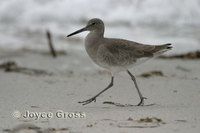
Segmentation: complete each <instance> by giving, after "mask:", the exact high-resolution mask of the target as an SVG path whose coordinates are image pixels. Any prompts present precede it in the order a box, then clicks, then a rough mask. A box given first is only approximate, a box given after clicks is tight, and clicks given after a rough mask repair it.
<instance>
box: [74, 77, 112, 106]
mask: <svg viewBox="0 0 200 133" xmlns="http://www.w3.org/2000/svg"><path fill="white" fill-rule="evenodd" d="M113 80H114V77H113V76H112V78H111V82H110V84H109V85H108V86H107V87H106V88H105V89H103V90H102V91H101V92H99V93H98V94H97V95H95V96H94V97H92V98H90V99H88V100H85V101H82V102H78V103H82V104H83V105H86V104H89V103H91V102H92V101H94V102H96V98H97V97H98V96H99V95H100V94H101V93H103V92H104V91H106V90H108V89H109V88H110V87H112V86H113Z"/></svg>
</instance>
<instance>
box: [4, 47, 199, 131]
mask: <svg viewBox="0 0 200 133" xmlns="http://www.w3.org/2000/svg"><path fill="white" fill-rule="evenodd" d="M44 53H45V52H44V51H43V52H34V51H32V52H31V51H27V50H16V51H9V50H3V49H1V51H0V64H2V63H4V62H7V61H14V62H15V63H16V64H17V65H18V66H20V67H26V68H30V69H31V70H32V69H36V70H42V71H45V72H46V73H43V74H36V73H30V72H29V71H28V72H27V71H26V72H24V71H22V72H6V71H4V69H3V68H2V69H0V90H1V93H0V110H1V111H0V112H1V114H0V121H1V122H0V123H1V124H0V128H1V130H2V132H5V133H7V132H12V133H18V131H20V133H21V132H23V133H24V132H26V133H27V132H28V133H29V132H33V130H35V131H36V132H40V131H41V132H42V133H43V132H44V133H45V132H52V133H60V132H61V133H65V132H66V133H68V132H69V133H94V132H96V133H102V132H105V133H111V132H112V133H132V132H134V133H139V132H143V133H155V132H159V133H169V132H170V133H172V132H177V133H188V132H190V133H197V132H199V130H200V126H199V125H200V117H199V114H200V102H199V98H200V97H199V96H200V82H199V81H200V67H199V66H200V61H199V60H188V59H159V58H156V59H152V60H150V61H148V62H146V63H144V64H141V65H139V66H137V67H135V68H133V69H131V70H130V71H131V72H132V73H133V74H135V75H136V78H137V81H138V85H139V87H140V89H141V92H142V93H143V95H144V96H145V97H147V98H148V99H147V100H146V101H145V106H140V107H138V106H134V105H136V104H137V103H138V102H139V97H138V94H137V92H136V89H135V87H134V84H133V82H132V81H131V79H130V77H129V75H128V74H127V73H125V72H122V73H119V74H118V75H117V76H116V78H115V81H114V87H112V88H111V89H110V90H108V91H106V92H105V93H103V94H102V95H101V96H100V97H98V98H97V101H96V103H91V104H89V105H85V106H82V105H81V104H79V103H78V101H82V100H86V99H88V98H90V97H92V96H94V95H95V94H97V93H98V92H99V91H101V90H102V89H104V87H106V85H107V84H108V83H109V82H110V74H109V73H107V72H106V71H104V70H102V69H101V68H99V67H97V66H95V65H94V64H93V63H92V62H91V61H90V59H89V58H88V56H87V55H86V52H85V51H83V50H80V51H79V50H69V51H67V52H66V55H60V56H58V57H57V58H55V59H54V58H52V57H51V56H50V55H48V54H44ZM151 71H159V72H162V75H153V76H150V77H148V78H146V77H143V76H140V75H141V74H144V73H148V72H151ZM27 113H29V116H28V117H26V114H27Z"/></svg>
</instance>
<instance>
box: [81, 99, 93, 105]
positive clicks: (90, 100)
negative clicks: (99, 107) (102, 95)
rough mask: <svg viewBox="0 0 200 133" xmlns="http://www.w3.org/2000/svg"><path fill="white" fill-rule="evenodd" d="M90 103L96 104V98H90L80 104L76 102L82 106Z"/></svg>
mask: <svg viewBox="0 0 200 133" xmlns="http://www.w3.org/2000/svg"><path fill="white" fill-rule="evenodd" d="M92 101H94V102H96V97H92V98H90V99H88V100H85V101H81V102H78V103H82V105H86V104H89V103H91V102H92Z"/></svg>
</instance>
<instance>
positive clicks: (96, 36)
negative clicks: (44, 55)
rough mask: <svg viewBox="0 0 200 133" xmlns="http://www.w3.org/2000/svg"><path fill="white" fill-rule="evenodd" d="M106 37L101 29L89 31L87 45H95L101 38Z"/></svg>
mask: <svg viewBox="0 0 200 133" xmlns="http://www.w3.org/2000/svg"><path fill="white" fill-rule="evenodd" d="M103 37H104V32H99V31H90V33H88V35H87V37H86V39H85V43H86V45H95V44H98V42H99V41H100V40H102V39H103Z"/></svg>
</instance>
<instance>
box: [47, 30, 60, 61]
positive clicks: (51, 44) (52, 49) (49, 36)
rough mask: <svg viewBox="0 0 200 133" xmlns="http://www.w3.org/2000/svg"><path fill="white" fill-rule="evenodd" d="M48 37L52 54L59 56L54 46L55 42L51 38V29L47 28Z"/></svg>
mask: <svg viewBox="0 0 200 133" xmlns="http://www.w3.org/2000/svg"><path fill="white" fill-rule="evenodd" d="M46 34H47V39H48V44H49V48H50V51H51V54H52V56H53V57H54V58H55V57H56V56H57V54H56V52H55V50H54V47H53V43H52V39H51V33H50V31H49V30H47V33H46Z"/></svg>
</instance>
